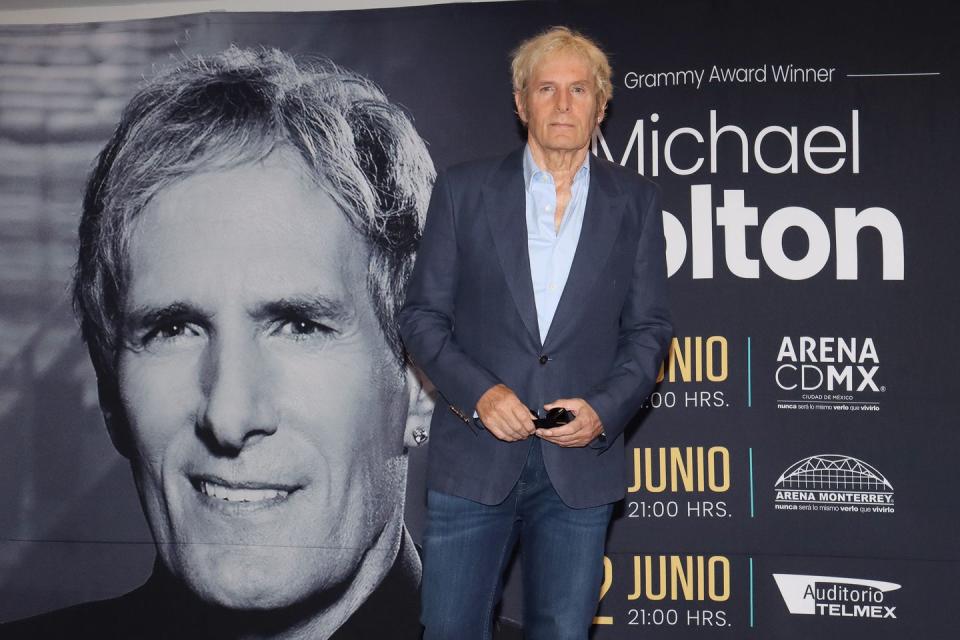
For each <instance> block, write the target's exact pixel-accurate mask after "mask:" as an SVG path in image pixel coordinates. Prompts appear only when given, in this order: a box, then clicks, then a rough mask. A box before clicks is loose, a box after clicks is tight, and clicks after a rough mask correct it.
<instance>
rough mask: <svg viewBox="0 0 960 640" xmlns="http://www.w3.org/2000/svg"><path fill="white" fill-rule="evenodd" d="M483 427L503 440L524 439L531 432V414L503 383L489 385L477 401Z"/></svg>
mask: <svg viewBox="0 0 960 640" xmlns="http://www.w3.org/2000/svg"><path fill="white" fill-rule="evenodd" d="M477 414H478V415H479V416H480V421H481V422H483V426H484V428H485V429H486V430H487V431H489V432H490V433H492V434H493V435H494V436H495V437H496V438H498V439H500V440H503V441H505V442H515V441H517V440H526V439H527V438H529V437H530V435H531V434H532V433H533V431H534V429H533V416H532V415H531V414H530V410H529V409H528V408H527V407H525V406H524V404H523V403H522V402H520V399H519V398H518V397H517V395H516V394H515V393H514V392H513V391H512V390H511V389H510V387H508V386H507V385H505V384H498V385H494V386H492V387H490V388H489V389H487V390H486V392H484V394H483V395H482V396H480V400H479V401H478V402H477Z"/></svg>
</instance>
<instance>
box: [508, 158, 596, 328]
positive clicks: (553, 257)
mask: <svg viewBox="0 0 960 640" xmlns="http://www.w3.org/2000/svg"><path fill="white" fill-rule="evenodd" d="M523 181H524V184H525V185H526V191H527V252H528V254H529V256H530V275H531V276H532V278H533V296H534V299H535V301H536V305H537V323H538V324H539V328H540V343H541V344H542V343H543V341H544V340H546V338H547V332H548V331H549V330H550V325H551V324H552V323H553V316H554V314H555V313H556V312H557V305H558V304H560V296H561V294H563V288H564V286H565V285H566V284H567V276H569V275H570V266H571V265H572V264H573V256H574V254H575V253H576V251H577V244H579V242H580V230H581V229H582V228H583V213H584V210H585V209H586V207H587V192H588V191H589V189H590V154H589V153H588V154H587V157H586V158H585V159H584V161H583V164H582V165H581V166H580V168H579V169H577V173H576V174H575V175H574V178H573V187H572V189H571V193H570V202H569V203H567V208H566V210H565V211H564V213H563V219H562V220H561V221H560V229H559V231H558V230H556V228H555V227H554V222H553V217H554V212H555V211H556V209H557V188H556V185H555V184H554V182H553V176H551V175H550V173H549V172H547V171H544V170H542V169H541V168H540V167H538V166H537V163H536V162H535V161H534V159H533V154H532V153H531V152H530V147H529V145H528V146H527V147H526V149H524V152H523Z"/></svg>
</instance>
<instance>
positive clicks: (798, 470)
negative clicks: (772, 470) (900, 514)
mask: <svg viewBox="0 0 960 640" xmlns="http://www.w3.org/2000/svg"><path fill="white" fill-rule="evenodd" d="M774 492H775V494H776V496H775V498H774V505H773V506H774V509H776V510H778V511H835V512H849V513H893V512H894V502H893V485H891V484H890V481H889V480H887V479H886V478H885V477H884V476H883V474H882V473H880V472H879V471H877V469H876V467H873V466H871V465H869V464H867V463H866V462H864V461H863V460H858V459H857V458H853V457H851V456H845V455H840V454H835V453H826V454H819V455H815V456H810V457H809V458H804V459H802V460H798V461H797V462H794V463H793V464H792V465H790V467H789V468H787V470H786V471H784V472H783V473H782V474H780V477H779V478H778V479H777V482H776V484H774Z"/></svg>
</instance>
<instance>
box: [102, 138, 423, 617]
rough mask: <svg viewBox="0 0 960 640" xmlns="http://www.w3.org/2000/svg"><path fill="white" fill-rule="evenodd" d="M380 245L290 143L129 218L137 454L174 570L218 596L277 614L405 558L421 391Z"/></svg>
mask: <svg viewBox="0 0 960 640" xmlns="http://www.w3.org/2000/svg"><path fill="white" fill-rule="evenodd" d="M368 257H369V248H368V247H367V245H366V243H365V242H364V240H363V239H362V238H361V236H360V235H359V234H358V232H357V231H356V230H355V229H354V228H353V227H352V226H351V225H350V224H349V222H348V221H347V219H346V217H345V216H344V214H343V212H342V211H341V210H340V209H339V208H338V207H337V205H336V204H334V202H333V201H332V200H331V199H330V198H329V196H327V195H326V194H325V193H324V192H323V191H322V190H320V189H319V188H317V187H316V186H315V185H313V184H311V183H310V181H309V180H308V178H306V177H305V176H304V175H302V173H301V171H300V170H299V169H298V165H297V164H296V163H295V161H294V160H293V159H292V157H291V156H288V155H285V154H284V153H274V154H273V155H272V156H270V157H269V158H268V159H267V160H265V161H263V162H261V163H258V164H256V165H248V166H241V167H238V168H234V169H228V170H221V171H215V172H211V173H204V174H200V175H195V176H193V177H189V178H186V179H184V180H182V181H180V182H178V183H175V184H173V185H172V186H170V187H167V188H165V189H163V190H162V191H160V192H159V193H158V194H157V196H156V197H154V198H153V199H152V201H151V203H150V204H149V205H148V206H147V207H146V208H145V210H144V211H143V212H142V213H141V215H140V216H139V217H138V218H137V219H136V221H135V223H134V228H133V234H132V240H131V243H130V247H129V265H130V271H129V273H130V281H129V287H128V291H127V298H126V301H125V316H126V319H127V321H126V325H125V328H124V335H125V338H126V341H127V344H126V345H125V347H124V348H123V349H122V351H121V353H120V357H119V369H118V371H119V386H120V397H121V402H122V405H123V410H124V414H125V416H126V419H127V422H128V428H129V430H130V437H131V441H132V449H133V450H132V451H130V452H128V453H129V456H130V459H131V463H132V467H133V471H134V477H135V480H136V483H137V488H138V491H139V493H140V499H141V502H142V504H143V507H144V510H145V512H146V515H147V519H148V521H149V524H150V528H151V531H152V532H153V535H154V537H155V539H156V541H157V548H158V551H159V554H160V557H161V559H162V561H163V563H164V564H165V565H166V567H167V568H168V569H169V570H170V571H172V573H173V574H174V575H177V576H179V577H180V578H181V579H183V580H185V582H186V583H187V584H188V585H189V586H190V588H191V589H192V590H193V591H195V592H196V593H198V594H199V595H200V596H201V597H203V599H205V600H207V601H210V602H215V603H219V604H222V605H225V606H227V607H230V608H239V609H270V608H275V607H279V606H284V605H288V604H292V603H295V602H298V601H300V600H302V599H303V598H305V597H307V596H309V595H311V594H315V593H319V592H321V591H324V590H326V589H329V588H331V587H335V586H337V585H338V584H343V583H346V582H349V580H350V578H351V577H352V576H353V574H354V573H355V571H356V570H357V568H358V565H359V563H360V561H361V559H363V558H364V557H365V554H366V558H367V559H366V561H365V562H378V561H379V562H382V563H383V564H384V571H385V570H386V568H388V567H389V565H390V563H391V562H392V560H393V556H391V555H390V554H389V553H388V551H389V549H388V548H386V546H385V545H386V544H388V543H389V540H390V535H389V533H388V532H394V533H396V532H397V531H398V530H399V529H398V527H399V526H401V525H400V523H401V518H402V505H403V492H404V486H403V482H404V479H405V459H404V457H403V456H402V449H403V423H404V419H405V416H406V411H407V403H408V400H407V398H408V396H407V391H406V382H405V379H404V376H403V374H402V370H401V367H400V365H399V364H398V363H397V361H396V359H395V357H394V355H393V353H392V352H391V350H390V348H389V347H388V345H387V343H386V341H385V339H384V336H383V333H382V331H381V329H380V326H379V324H378V322H377V317H376V315H375V314H374V308H373V305H372V302H371V300H370V296H369V294H368V292H367V260H368ZM381 534H383V538H382V539H378V536H380V535H381ZM394 537H395V536H394ZM397 539H398V538H397ZM378 541H380V542H383V543H384V544H383V545H377V543H378ZM375 545H377V546H376V548H375V549H374V550H373V551H369V553H368V550H370V549H371V548H372V547H374V546H375Z"/></svg>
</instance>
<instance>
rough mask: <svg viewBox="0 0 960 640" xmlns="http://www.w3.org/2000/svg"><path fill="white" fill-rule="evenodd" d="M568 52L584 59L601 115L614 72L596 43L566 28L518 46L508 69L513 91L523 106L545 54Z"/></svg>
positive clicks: (551, 28)
mask: <svg viewBox="0 0 960 640" xmlns="http://www.w3.org/2000/svg"><path fill="white" fill-rule="evenodd" d="M559 51H562V52H570V53H574V54H576V55H579V56H581V57H583V59H584V60H586V62H587V64H588V65H589V67H590V71H591V73H592V74H593V82H594V90H595V92H596V96H597V107H598V109H600V110H601V111H602V110H603V107H604V106H605V105H606V104H607V102H608V101H609V100H610V98H611V96H613V83H612V82H611V81H610V76H611V75H612V73H613V71H612V69H611V68H610V62H609V60H607V54H605V53H604V52H603V50H602V49H600V47H599V46H598V45H597V43H596V42H594V41H593V40H591V39H590V38H588V37H586V36H585V35H583V34H581V33H578V32H576V31H574V30H573V29H570V28H568V27H550V28H549V29H547V30H546V31H544V32H543V33H540V34H538V35H535V36H533V37H532V38H529V39H527V40H524V41H523V42H521V43H520V46H518V47H517V48H516V49H515V50H514V51H513V54H512V57H511V60H510V68H511V71H512V72H513V91H514V93H516V94H517V95H518V96H519V97H520V100H521V101H522V102H525V101H526V91H527V83H528V82H529V81H530V77H531V76H532V75H533V70H534V69H535V68H536V66H537V64H539V63H540V61H541V60H542V59H543V57H544V56H545V55H547V54H548V53H555V52H559Z"/></svg>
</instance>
